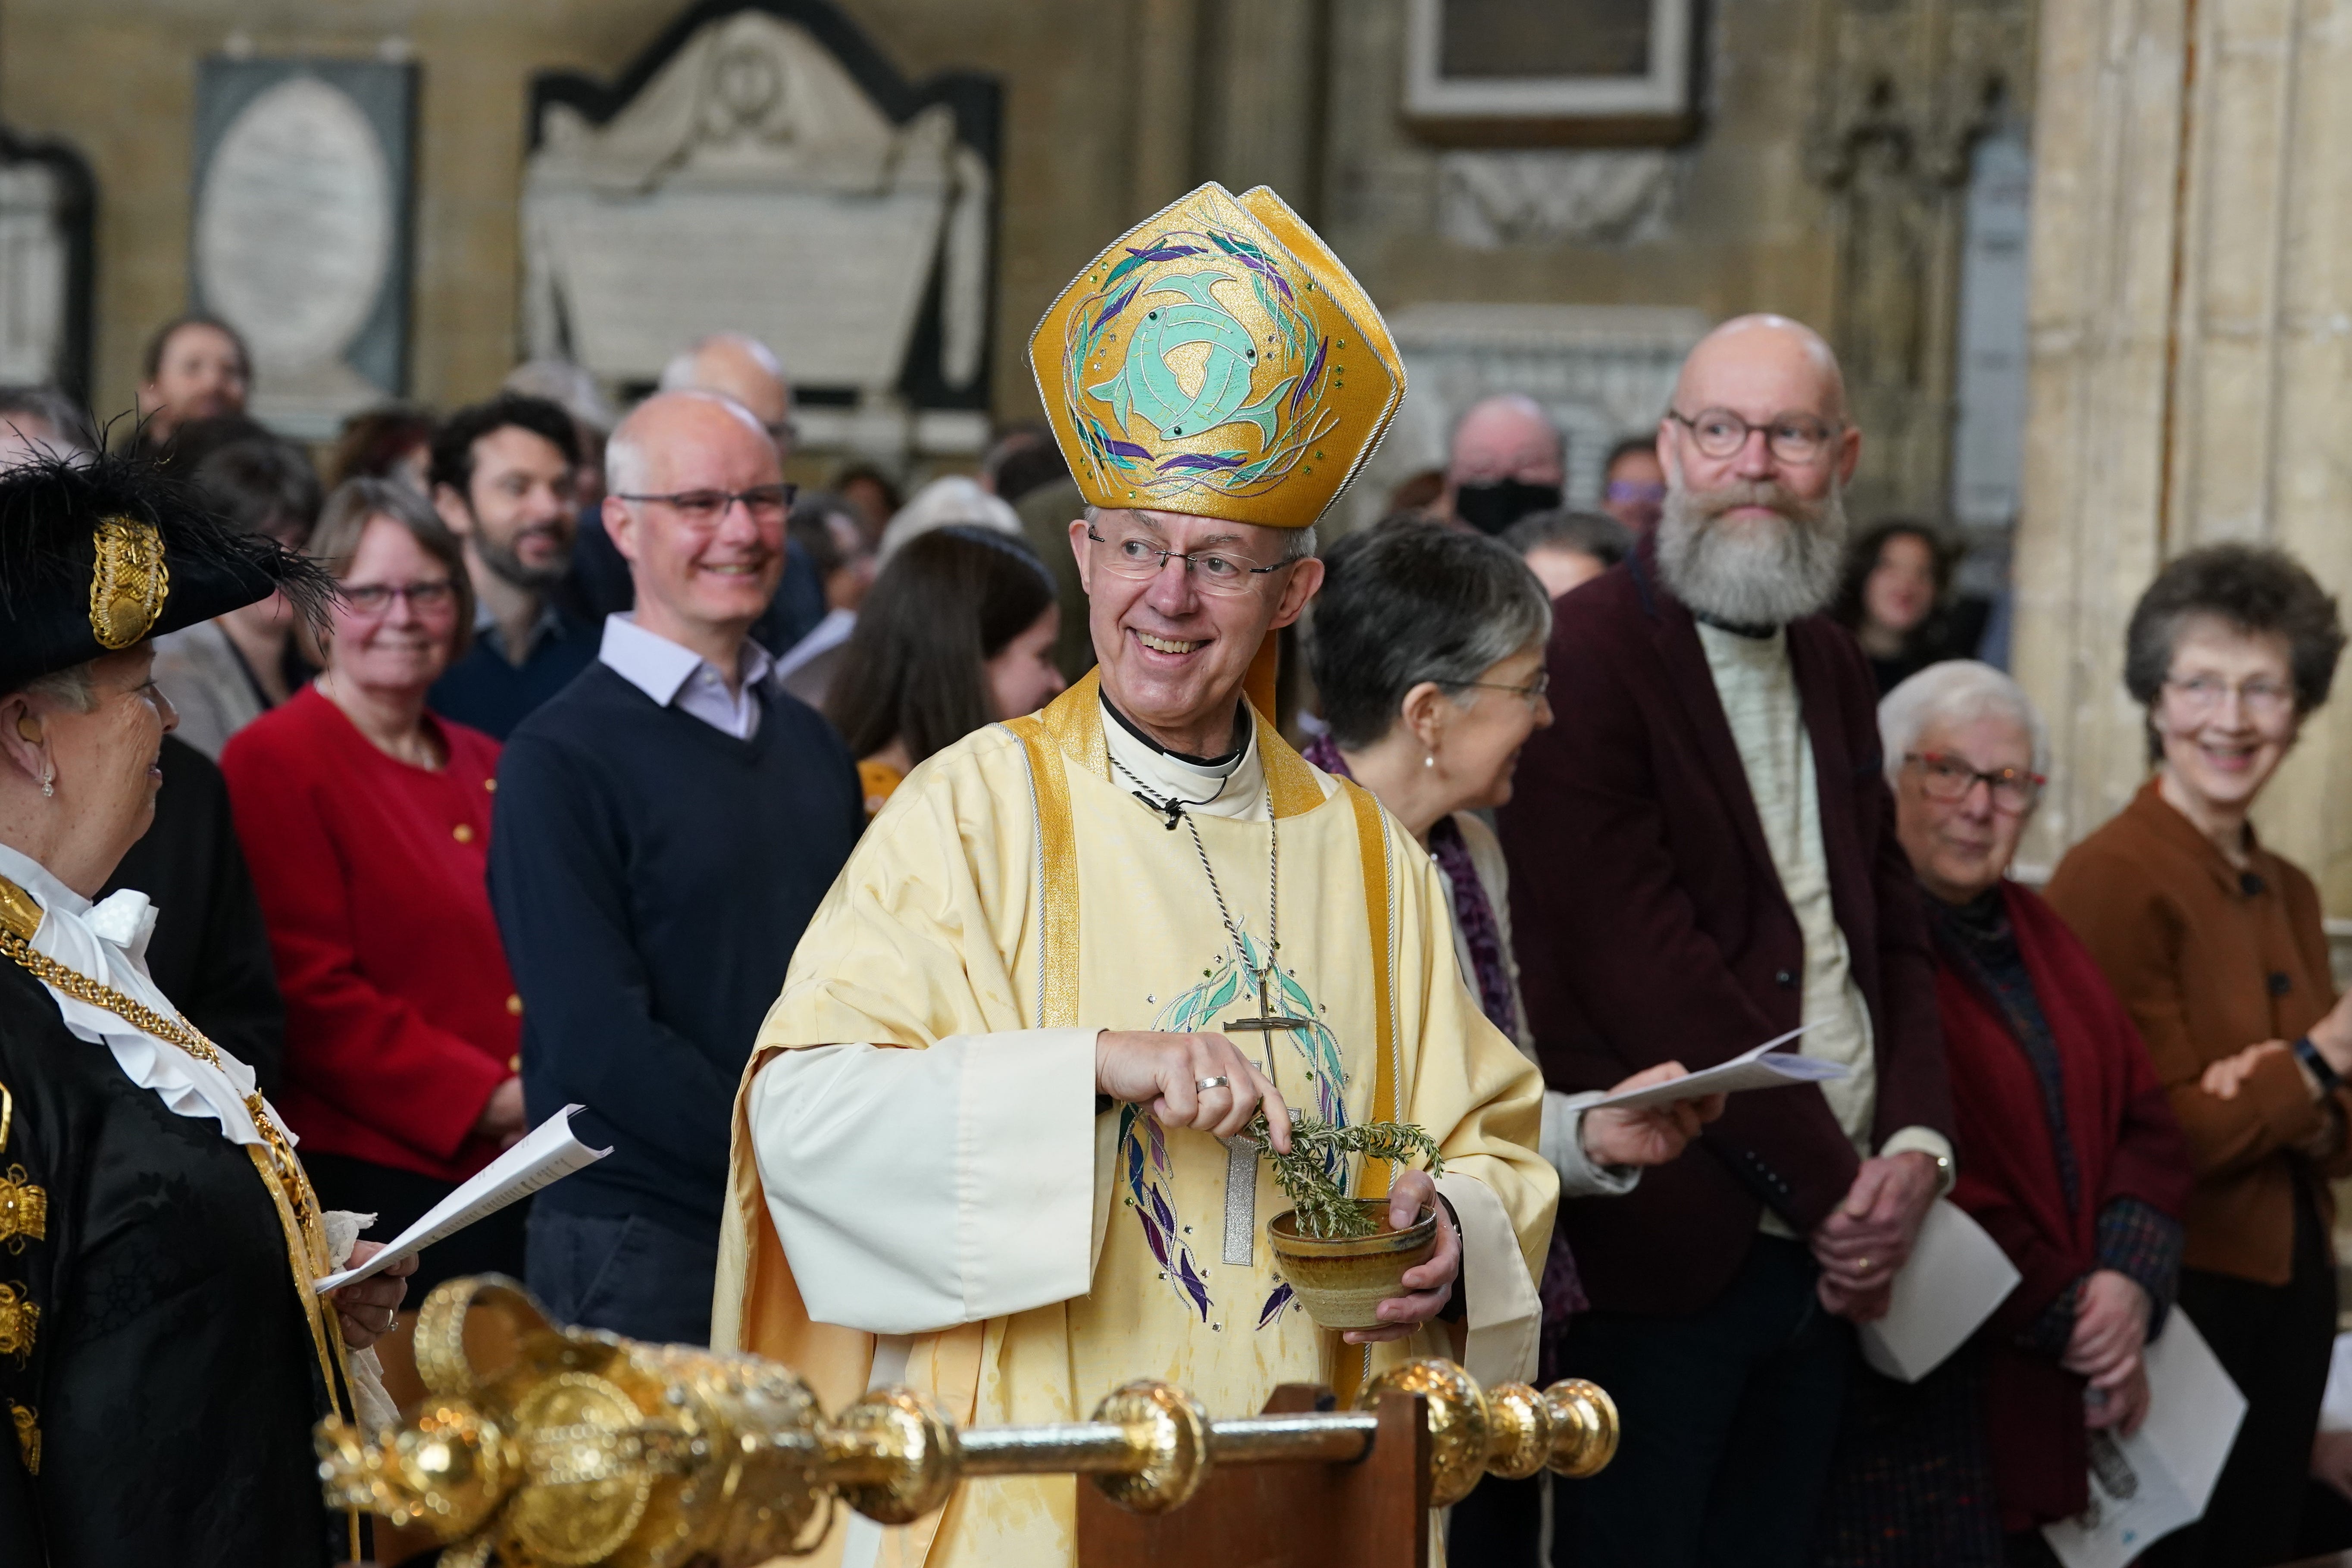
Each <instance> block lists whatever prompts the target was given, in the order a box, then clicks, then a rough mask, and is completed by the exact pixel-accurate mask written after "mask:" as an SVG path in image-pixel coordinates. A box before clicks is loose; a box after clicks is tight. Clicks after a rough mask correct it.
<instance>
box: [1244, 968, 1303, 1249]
mask: <svg viewBox="0 0 2352 1568" xmlns="http://www.w3.org/2000/svg"><path fill="white" fill-rule="evenodd" d="M1272 968H1273V965H1272V964H1271V963H1269V964H1268V965H1267V966H1266V967H1265V968H1264V969H1260V970H1259V971H1258V972H1257V1016H1256V1017H1255V1018H1229V1019H1227V1020H1226V1021H1225V1025H1224V1026H1225V1029H1226V1030H1227V1032H1229V1033H1242V1032H1248V1033H1253V1034H1255V1035H1257V1036H1259V1037H1261V1039H1263V1040H1264V1041H1265V1045H1266V1060H1265V1062H1264V1063H1262V1064H1261V1065H1262V1066H1264V1068H1265V1076H1266V1079H1267V1080H1268V1081H1269V1082H1270V1081H1272V1079H1273V1078H1274V1067H1273V1056H1274V1051H1273V1037H1274V1034H1275V1032H1276V1030H1279V1029H1304V1028H1308V1027H1310V1026H1312V1025H1313V1023H1314V1020H1313V1019H1311V1018H1277V1017H1276V1016H1274V1004H1273V1002H1272V1000H1271V999H1270V998H1269V996H1268V994H1267V991H1266V984H1267V975H1268V974H1269V973H1271V971H1272ZM1291 1114H1292V1115H1293V1116H1294V1117H1296V1116H1297V1112H1296V1111H1293V1112H1292V1113H1291ZM1257 1156H1258V1148H1257V1145H1256V1144H1255V1143H1254V1142H1251V1141H1250V1138H1249V1135H1248V1134H1247V1133H1240V1134H1237V1135H1236V1136H1234V1138H1233V1139H1232V1140H1230V1141H1229V1142H1227V1143H1226V1144H1225V1250H1224V1262H1225V1263H1227V1264H1228V1265H1233V1266H1238V1267H1240V1268H1248V1267H1249V1261H1250V1251H1251V1248H1252V1247H1255V1246H1256V1244H1257Z"/></svg>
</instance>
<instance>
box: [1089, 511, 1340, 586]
mask: <svg viewBox="0 0 2352 1568" xmlns="http://www.w3.org/2000/svg"><path fill="white" fill-rule="evenodd" d="M1087 538H1088V539H1091V540H1093V541H1094V542H1096V543H1097V544H1108V545H1109V546H1110V550H1109V552H1108V554H1106V555H1105V556H1104V557H1103V558H1102V563H1103V570H1104V571H1106V572H1108V573H1109V574H1111V575H1112V576H1114V577H1132V578H1136V579H1139V580H1140V579H1144V578H1150V577H1157V576H1159V575H1160V572H1161V570H1162V569H1163V568H1165V567H1166V566H1167V564H1168V563H1170V562H1171V561H1181V562H1182V563H1184V570H1185V572H1186V573H1187V574H1189V575H1190V576H1191V577H1192V584H1193V585H1194V586H1195V587H1197V588H1199V589H1200V590H1201V592H1202V593H1203V594H1222V595H1228V596H1230V595H1240V594H1246V593H1248V592H1249V591H1250V579H1251V578H1253V577H1258V576H1263V575H1264V574H1266V573H1268V572H1279V571H1281V570H1282V569H1283V568H1284V567H1286V566H1295V565H1297V561H1295V560H1294V561H1277V562H1276V563H1274V564H1273V565H1271V566H1260V565H1258V564H1257V563H1255V562H1253V561H1251V560H1249V559H1248V558H1247V557H1246V556H1241V555H1228V554H1226V553H1225V552H1223V551H1222V550H1192V551H1184V550H1167V549H1163V548H1162V547H1160V545H1157V544H1154V543H1152V542H1151V541H1150V540H1149V539H1146V538H1145V537H1143V536H1142V535H1141V534H1139V533H1129V534H1122V535H1120V536H1119V537H1118V538H1117V539H1105V538H1104V537H1103V536H1102V535H1101V534H1099V533H1097V532H1096V531H1095V525H1094V524H1093V523H1088V524H1087Z"/></svg>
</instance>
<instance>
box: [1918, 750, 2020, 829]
mask: <svg viewBox="0 0 2352 1568" xmlns="http://www.w3.org/2000/svg"><path fill="white" fill-rule="evenodd" d="M1903 760H1904V761H1905V762H1906V763H1918V764H1919V785H1920V787H1921V788H1922V789H1924V790H1925V791H1926V792H1927V798H1928V799H1929V800H1939V801H1944V802H1946V803H1949V802H1952V801H1960V800H1966V799H1968V797H1969V791H1970V790H1972V789H1974V788H1976V787H1977V785H1978V784H1983V785H1984V786H1985V787H1986V788H1988V789H1990V790H1991V791H1992V804H1993V807H1994V809H1995V810H1997V811H2005V812H2007V813H2009V815H2011V816H2023V815H2024V814H2025V813H2027V812H2029V811H2032V809H2033V803H2034V802H2035V801H2037V800H2040V799H2041V798H2042V785H2043V784H2048V783H2049V782H2050V781H2049V780H2048V779H2046V778H2044V777H2043V776H2042V774H2040V773H2027V772H2025V771H2024V770H2023V769H2021V768H1998V769H1995V770H1994V771H1992V772H1991V773H1987V772H1985V771H1984V770H1983V769H1981V768H1979V767H1977V766H1975V765H1974V764H1973V763H1969V761H1968V759H1966V758H1965V757H1955V756H1950V755H1948V754H1947V753H1945V752H1904V753H1903Z"/></svg>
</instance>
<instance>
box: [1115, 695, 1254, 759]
mask: <svg viewBox="0 0 2352 1568" xmlns="http://www.w3.org/2000/svg"><path fill="white" fill-rule="evenodd" d="M1102 705H1103V711H1104V712H1106V713H1108V714H1109V715H1110V716H1111V717H1112V718H1114V719H1116V720H1118V727H1119V728H1120V729H1122V730H1124V731H1127V732H1128V733H1129V734H1130V735H1132V736H1134V737H1135V738H1136V739H1137V740H1138V741H1139V742H1142V743H1143V744H1144V745H1147V746H1149V747H1150V748H1151V749H1152V750H1153V751H1154V752H1158V753H1159V754H1160V755H1161V756H1163V757H1166V758H1168V759H1169V760H1170V761H1171V762H1178V763H1183V764H1184V765H1185V766H1186V767H1188V768H1198V769H1200V770H1201V771H1202V773H1215V772H1217V771H1219V770H1220V769H1223V770H1225V771H1228V772H1230V771H1231V770H1232V768H1233V766H1234V764H1235V763H1238V762H1240V761H1241V760H1242V753H1243V752H1246V751H1248V750H1249V743H1250V726H1249V725H1248V723H1247V721H1246V718H1245V715H1244V713H1243V712H1242V710H1241V708H1240V706H1239V705H1238V704H1236V705H1235V708H1234V749H1233V750H1232V751H1230V752H1226V753H1225V754H1224V755H1223V756H1222V757H1194V756H1188V755H1186V754H1185V753H1184V752H1171V751H1170V750H1169V749H1168V748H1167V747H1165V746H1163V745H1161V744H1160V742H1157V741H1155V740H1153V739H1152V738H1151V737H1150V736H1149V735H1147V734H1145V733H1144V732H1143V731H1142V729H1141V728H1140V727H1139V725H1138V724H1137V723H1136V721H1134V720H1132V719H1130V718H1129V717H1128V716H1127V715H1126V714H1124V713H1122V712H1120V711H1119V710H1118V703H1116V702H1113V701H1112V700H1110V699H1109V698H1108V697H1105V698H1104V699H1103V700H1102Z"/></svg>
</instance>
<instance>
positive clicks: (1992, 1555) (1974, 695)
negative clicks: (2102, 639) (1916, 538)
mask: <svg viewBox="0 0 2352 1568" xmlns="http://www.w3.org/2000/svg"><path fill="white" fill-rule="evenodd" d="M1878 712H1879V732H1880V736H1881V739H1882V742H1883V744H1884V747H1885V768H1886V777H1887V783H1888V784H1890V785H1891V786H1893V788H1894V791H1895V813H1896V832H1897V835H1898V837H1900V838H1901V840H1902V844H1903V847H1904V850H1905V852H1906V854H1907V855H1908V856H1909V858H1910V860H1911V867H1912V870H1913V871H1914V872H1915V873H1916V875H1917V877H1918V879H1919V886H1920V889H1921V890H1922V891H1923V892H1924V893H1925V894H1926V895H1927V897H1926V899H1925V900H1924V902H1925V904H1926V907H1927V915H1928V927H1929V930H1930V931H1931V932H1932V934H1933V937H1934V941H1935V948H1936V958H1937V973H1936V995H1937V1015H1938V1017H1939V1020H1940V1022H1941V1023H1942V1025H1943V1030H1944V1048H1945V1052H1946V1055H1947V1058H1948V1061H1949V1064H1950V1068H1951V1078H1952V1109H1953V1115H1954V1127H1955V1130H1956V1133H1957V1136H1956V1138H1955V1140H1954V1142H1955V1149H1954V1153H1955V1157H1956V1160H1957V1163H1958V1168H1959V1178H1958V1183H1957V1184H1955V1186H1954V1187H1953V1189H1952V1201H1953V1202H1954V1203H1956V1204H1958V1205H1959V1206H1960V1207H1961V1208H1962V1209H1964V1210H1965V1211H1967V1212H1968V1214H1969V1215H1970V1216H1971V1217H1972V1218H1974V1219H1975V1220H1976V1222H1977V1223H1978V1224H1979V1225H1980V1226H1983V1227H1984V1229H1985V1230H1986V1231H1987V1232H1988V1233H1989V1234H1990V1236H1991V1237H1992V1238H1993V1240H1994V1241H1996V1242H1997V1243H1999V1244H2000V1248H2001V1250H2002V1251H2003V1252H2005V1253H2006V1254H2008V1256H2009V1259H2010V1261H2011V1263H2012V1264H2013V1265H2014V1266H2015V1267H2016V1269H2017V1272H2018V1274H2019V1275H2020V1276H2021V1278H2020V1279H2019V1282H2018V1284H2017V1286H2016V1288H2015V1289H2012V1290H2011V1292H2010V1294H2009V1295H2008V1297H2007V1298H2006V1299H2004V1300H2002V1301H2001V1303H2000V1306H1999V1307H1998V1308H1996V1309H1995V1310H1994V1311H1993V1314H1992V1316H1991V1317H1990V1319H1989V1320H1987V1321H1986V1322H1985V1323H1984V1324H1983V1326H1982V1327H1981V1328H1979V1330H1978V1331H1977V1334H1976V1336H1975V1338H1974V1339H1973V1340H1972V1341H1971V1342H1969V1344H1968V1345H1966V1346H1964V1347H1963V1348H1962V1349H1961V1350H1960V1351H1959V1352H1957V1353H1955V1354H1954V1356H1953V1357H1952V1358H1951V1359H1950V1360H1949V1361H1947V1362H1946V1363H1944V1364H1943V1365H1942V1366H1940V1367H1938V1368H1937V1369H1936V1370H1935V1371H1933V1372H1931V1373H1928V1374H1927V1376H1926V1377H1924V1378H1922V1379H1921V1380H1920V1381H1919V1382H1917V1383H1916V1384H1900V1383H1895V1382H1892V1381H1890V1380H1888V1379H1886V1378H1883V1377H1880V1376H1878V1375H1876V1374H1875V1373H1866V1374H1863V1375H1862V1376H1861V1378H1860V1379H1859V1381H1858V1383H1857V1384H1856V1386H1855V1388H1854V1390H1853V1393H1852V1394H1851V1395H1850V1401H1849V1405H1848V1413H1847V1427H1846V1432H1845V1435H1844V1438H1843V1442H1842V1445H1841V1450H1840V1456H1839V1463H1838V1468H1837V1470H1836V1471H1835V1473H1834V1479H1833V1480H1832V1489H1831V1496H1830V1500H1829V1502H1828V1505H1827V1507H1826V1509H1825V1513H1824V1521H1823V1530H1822V1536H1823V1550H1822V1561H1823V1563H1825V1564H1830V1563H1835V1564H1847V1563H1853V1564H1863V1563H1921V1562H1937V1563H2000V1562H2001V1561H2003V1559H2004V1555H2006V1557H2007V1560H2008V1561H2010V1562H2013V1563H2014V1562H2042V1561H2045V1560H2046V1549H2045V1548H2043V1547H2042V1542H2041V1540H2040V1538H2039V1537H2038V1535H2036V1534H2034V1533H2033V1532H2034V1531H2036V1530H2037V1529H2038V1527H2040V1526H2041V1525H2043V1524H2046V1523H2049V1522H2051V1521H2055V1520H2060V1519H2066V1518H2071V1517H2073V1516H2074V1515H2075V1514H2077V1513H2080V1512H2081V1511H2082V1510H2083V1508H2084V1504H2085V1502H2086V1500H2087V1496H2088V1489H2087V1485H2086V1476H2087V1471H2088V1462H2087V1458H2088V1451H2089V1439H2088V1433H2089V1432H2090V1431H2093V1430H2097V1429H2101V1428H2112V1429H2114V1430H2116V1431H2117V1432H2126V1433H2127V1432H2130V1431H2132V1430H2134V1429H2135V1428H2137V1426H2138V1425H2139V1423H2140V1421H2141V1420H2142V1419H2143V1418H2144V1417H2145V1415H2147V1402H2148V1390H2147V1375H2146V1372H2145V1369H2144V1367H2143V1365H2142V1363H2141V1359H2140V1351H2141V1348H2142V1346H2143V1345H2144V1344H2145V1343H2146V1342H2147V1340H2148V1339H2150V1338H2152V1337H2153V1336H2154V1335H2155V1334H2156V1332H2157V1331H2158V1330H2159V1329H2160V1328H2161V1327H2162V1326H2163V1323H2164V1318H2165V1313H2166V1311H2167V1310H2168V1308H2169V1306H2170V1305H2171V1301H2172V1297H2173V1292H2174V1289H2175V1283H2176V1280H2177V1278H2178V1272H2179V1260H2180V1234H2181V1232H2180V1222H2179V1214H2180V1211H2181V1206H2182V1205H2183V1203H2184V1202H2185V1201H2186V1199H2187V1197H2188V1191H2189V1181H2188V1173H2187V1158H2188V1157H2187V1152H2186V1150H2185V1149H2184V1147H2183V1145H2182V1143H2181V1139H2180V1131H2179V1126H2178V1124H2177V1123H2176V1122H2175V1121H2173V1117H2172V1112H2171V1110H2169V1109H2168V1107H2167V1105H2166V1103H2165V1098H2164V1093H2163V1090H2162V1089H2160V1088H2159V1087H2158V1084H2157V1081H2156V1076H2155V1074H2154V1072H2153V1071H2152V1070H2151V1069H2150V1068H2149V1066H2148V1062H2147V1051H2146V1049H2145V1048H2144V1047H2142V1046H2141V1044H2140V1038H2139V1034H2138V1031H2137V1030H2136V1029H2135V1028H2134V1027H2133V1026H2132V1020H2131V1017H2130V1015H2129V1014H2128V1013H2126V1010H2125V1008H2124V1005H2123V1004H2122V1002H2121V1001H2119V1000H2118V999H2117V997H2116V994H2115V992H2114V991H2113V989H2111V988H2110V987H2109V986H2108V984H2107V983H2106V981H2105V979H2104V978H2103V977H2102V976H2101V975H2100V973H2099V971H2098V967H2097V965H2096V964H2095V963H2094V962H2093V961H2092V957H2091V954H2090V953H2089V952H2086V951H2085V950H2084V946H2083V944H2082V943H2081V942H2078V941H2076V940H2075V938H2074V935H2073V934H2072V933H2071V932H2069V931H2067V929H2066V927H2065V925H2064V924H2063V922H2062V921H2060V920H2059V919H2058V917H2057V915H2056V914H2055V913H2053V911H2052V910H2051V909H2050V907H2049V906H2048V905H2047V904H2045V903H2043V902H2042V900H2040V899H2038V898H2036V897H2035V896H2034V895H2033V894H2032V893H2031V892H2029V891H2028V890H2027V889H2025V888H2024V887H2022V886H2021V885H2020V884H2018V883H2016V882H2012V881H2009V880H2008V879H2007V876H2008V871H2009V868H2010V862H2011V859H2012V858H2013V857H2014V856H2015V855H2016V853H2017V845H2018V840H2019V838H2020V837H2021V835H2022V834H2023V833H2024V831H2025V826H2026V824H2027V823H2028V822H2030V821H2031V820H2032V816H2033V810H2034V806H2035V805H2036V804H2037V803H2038V802H2039V800H2040V799H2041V793H2042V782H2043V778H2042V775H2043V773H2044V771H2045V770H2046V769H2047V767H2048V766H2049V762H2048V742H2047V741H2046V740H2045V738H2044V736H2043V732H2042V721H2041V719H2040V717H2039V716H2038V715H2037V714H2036V713H2035V712H2034V710H2033V709H2032V705H2031V704H2030V703H2029V702H2028V701H2027V700H2026V698H2025V693H2024V692H2023V691H2021V689H2019V688H2018V686H2017V683H2016V682H2015V681H2013V680H2011V679H2010V678H2009V677H2008V676H2006V675H2004V674H2002V673H2001V672H2000V671H1999V670H1997V669H1994V668H1992V667H1990V665H1984V664H1979V663H1976V662H1975V661H1973V660H1955V661H1953V662H1950V663H1947V664H1938V665H1932V666H1930V667H1929V668H1927V669H1925V670H1923V671H1921V672H1920V673H1919V674H1917V675H1915V676H1912V677H1911V678H1910V679H1907V680H1906V681H1904V682H1903V683H1902V684H1901V685H1899V686H1897V687H1895V689H1894V690H1893V691H1891V692H1889V693H1888V694H1887V696H1886V699H1885V701H1884V702H1882V703H1881V704H1880V706H1879V710H1878ZM1988 1481H1990V1485H1987V1482H1988ZM2004 1537H2007V1538H2008V1539H2007V1540H2006V1541H2004V1539H2003V1538H2004Z"/></svg>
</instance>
